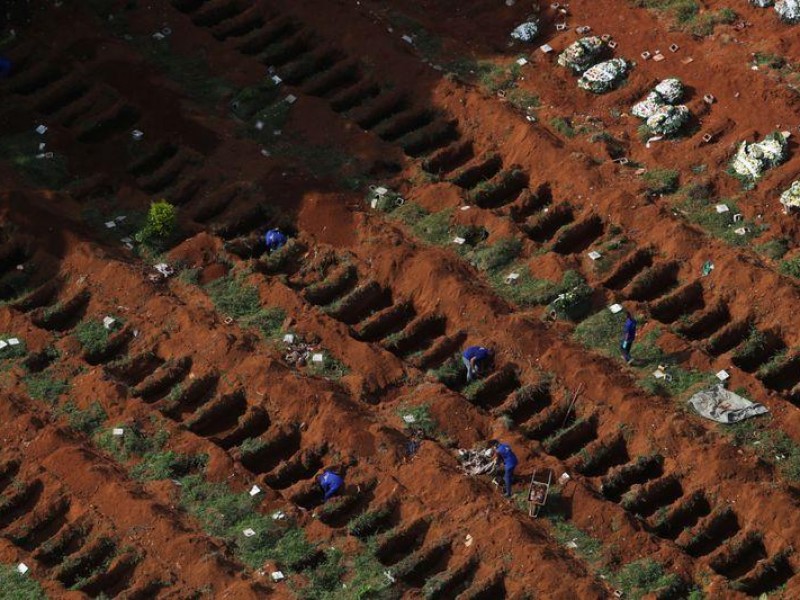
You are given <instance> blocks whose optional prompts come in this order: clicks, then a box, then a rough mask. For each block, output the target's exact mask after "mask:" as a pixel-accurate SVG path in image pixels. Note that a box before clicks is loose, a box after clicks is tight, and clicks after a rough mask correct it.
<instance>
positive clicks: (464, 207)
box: [461, 204, 470, 210]
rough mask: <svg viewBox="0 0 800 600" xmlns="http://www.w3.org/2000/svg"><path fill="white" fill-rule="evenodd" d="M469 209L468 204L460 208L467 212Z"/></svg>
mask: <svg viewBox="0 0 800 600" xmlns="http://www.w3.org/2000/svg"><path fill="white" fill-rule="evenodd" d="M469 209H470V205H469V204H467V205H466V206H462V207H461V210H469Z"/></svg>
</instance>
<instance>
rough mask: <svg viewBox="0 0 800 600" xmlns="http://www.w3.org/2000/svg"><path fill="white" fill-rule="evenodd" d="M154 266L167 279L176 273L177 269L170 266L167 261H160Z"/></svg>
mask: <svg viewBox="0 0 800 600" xmlns="http://www.w3.org/2000/svg"><path fill="white" fill-rule="evenodd" d="M153 268H154V269H155V270H156V271H158V272H159V273H160V274H161V275H163V276H164V278H165V279H166V278H167V277H172V275H174V274H175V269H173V268H172V267H170V266H169V265H168V264H167V263H158V264H157V265H155V266H153Z"/></svg>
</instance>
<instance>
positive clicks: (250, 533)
mask: <svg viewBox="0 0 800 600" xmlns="http://www.w3.org/2000/svg"><path fill="white" fill-rule="evenodd" d="M242 533H243V534H244V537H253V536H254V535H255V534H256V531H255V529H250V528H249V527H248V528H247V529H244V530H243V531H242Z"/></svg>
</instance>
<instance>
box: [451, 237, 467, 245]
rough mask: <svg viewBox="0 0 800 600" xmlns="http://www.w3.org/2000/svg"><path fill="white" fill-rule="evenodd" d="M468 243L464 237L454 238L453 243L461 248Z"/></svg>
mask: <svg viewBox="0 0 800 600" xmlns="http://www.w3.org/2000/svg"><path fill="white" fill-rule="evenodd" d="M466 242H467V240H466V239H464V238H463V237H458V236H456V237H454V238H453V243H454V244H458V245H459V246H463V245H464V244H465V243H466Z"/></svg>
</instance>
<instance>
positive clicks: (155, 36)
mask: <svg viewBox="0 0 800 600" xmlns="http://www.w3.org/2000/svg"><path fill="white" fill-rule="evenodd" d="M165 37H167V36H165V35H164V34H163V33H161V32H160V31H156V32H155V33H154V34H153V39H154V40H158V41H159V42H160V41H161V40H163V39H164V38H165Z"/></svg>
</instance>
